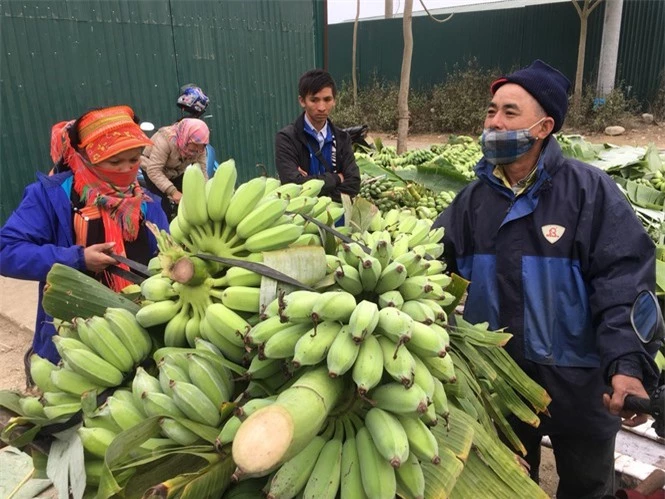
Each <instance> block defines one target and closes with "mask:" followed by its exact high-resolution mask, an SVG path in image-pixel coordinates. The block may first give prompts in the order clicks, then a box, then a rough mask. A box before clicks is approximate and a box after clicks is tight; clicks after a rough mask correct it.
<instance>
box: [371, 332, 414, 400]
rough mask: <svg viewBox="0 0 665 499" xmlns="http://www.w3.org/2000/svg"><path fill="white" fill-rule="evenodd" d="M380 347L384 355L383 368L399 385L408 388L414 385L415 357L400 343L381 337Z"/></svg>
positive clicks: (379, 338)
mask: <svg viewBox="0 0 665 499" xmlns="http://www.w3.org/2000/svg"><path fill="white" fill-rule="evenodd" d="M378 340H379V345H381V352H382V354H383V368H384V370H385V371H386V372H387V373H388V374H389V375H390V377H391V378H393V379H394V380H395V381H397V382H398V383H402V384H403V385H404V386H405V387H406V388H409V387H410V386H411V385H413V381H414V377H415V370H416V363H415V361H414V360H413V355H411V353H410V352H409V351H408V350H407V349H406V348H400V347H401V345H400V344H399V343H395V342H394V341H392V340H390V339H389V338H386V337H385V336H379V337H378Z"/></svg>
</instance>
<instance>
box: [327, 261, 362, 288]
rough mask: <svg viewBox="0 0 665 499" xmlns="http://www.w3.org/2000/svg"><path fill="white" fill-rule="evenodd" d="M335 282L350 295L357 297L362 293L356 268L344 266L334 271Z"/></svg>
mask: <svg viewBox="0 0 665 499" xmlns="http://www.w3.org/2000/svg"><path fill="white" fill-rule="evenodd" d="M333 275H334V278H335V282H336V283H337V284H339V285H340V287H341V288H342V289H344V290H345V291H347V292H349V293H351V294H352V295H359V294H360V293H362V292H363V284H362V282H361V281H360V273H359V272H358V269H356V267H353V266H351V265H348V264H344V265H342V266H340V267H338V268H337V269H336V270H335V271H334V274H333Z"/></svg>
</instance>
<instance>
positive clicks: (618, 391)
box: [603, 374, 649, 426]
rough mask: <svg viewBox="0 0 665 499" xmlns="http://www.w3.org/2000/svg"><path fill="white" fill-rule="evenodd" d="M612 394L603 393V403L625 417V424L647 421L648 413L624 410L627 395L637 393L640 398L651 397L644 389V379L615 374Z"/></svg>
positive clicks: (638, 423)
mask: <svg viewBox="0 0 665 499" xmlns="http://www.w3.org/2000/svg"><path fill="white" fill-rule="evenodd" d="M612 390H613V393H612V396H611V397H610V396H609V394H607V393H606V394H604V395H603V404H605V407H606V408H607V410H608V411H610V412H611V413H612V414H615V415H617V416H621V417H622V418H623V424H624V425H625V426H639V425H641V424H643V423H646V421H647V416H648V415H647V414H636V413H634V412H633V411H628V410H624V408H623V402H624V400H625V399H626V396H627V395H636V396H637V397H640V398H649V394H648V393H647V392H646V390H645V389H644V386H643V385H642V381H640V380H639V379H638V378H633V377H632V376H626V375H625V374H615V375H614V376H612Z"/></svg>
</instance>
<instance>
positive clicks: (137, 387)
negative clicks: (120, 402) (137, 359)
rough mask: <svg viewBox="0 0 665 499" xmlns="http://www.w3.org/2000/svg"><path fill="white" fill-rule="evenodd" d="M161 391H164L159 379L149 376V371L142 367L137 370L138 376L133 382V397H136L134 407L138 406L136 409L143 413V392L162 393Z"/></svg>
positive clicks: (136, 375) (135, 376)
mask: <svg viewBox="0 0 665 499" xmlns="http://www.w3.org/2000/svg"><path fill="white" fill-rule="evenodd" d="M161 391H162V389H161V386H160V384H159V380H158V379H157V378H155V377H154V376H151V375H150V374H148V373H147V371H146V370H145V369H143V367H141V366H139V367H137V368H136V374H135V375H134V379H133V380H132V396H133V397H134V405H136V407H138V408H139V409H141V410H142V411H143V402H142V397H141V396H142V395H143V392H158V393H161ZM144 413H145V412H144Z"/></svg>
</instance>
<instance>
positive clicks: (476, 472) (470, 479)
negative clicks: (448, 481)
mask: <svg viewBox="0 0 665 499" xmlns="http://www.w3.org/2000/svg"><path fill="white" fill-rule="evenodd" d="M450 497H451V498H452V499H456V498H459V499H477V498H478V497H485V498H489V497H491V498H494V499H514V498H515V497H527V496H523V495H521V494H520V495H516V494H515V492H514V491H512V490H510V488H509V487H507V486H506V485H505V484H504V482H503V481H502V480H501V478H500V477H499V476H498V475H497V474H496V473H495V472H494V471H493V470H492V469H491V468H489V467H488V466H487V465H486V464H485V463H484V462H483V460H482V459H481V458H480V457H479V455H478V453H477V452H476V451H474V452H472V453H471V455H470V456H469V459H468V460H467V462H466V463H465V464H464V470H462V473H461V474H460V476H459V477H458V478H457V482H456V483H455V488H454V489H453V491H452V494H450Z"/></svg>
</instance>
